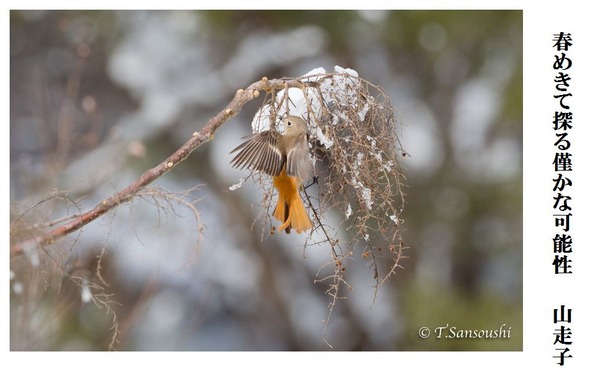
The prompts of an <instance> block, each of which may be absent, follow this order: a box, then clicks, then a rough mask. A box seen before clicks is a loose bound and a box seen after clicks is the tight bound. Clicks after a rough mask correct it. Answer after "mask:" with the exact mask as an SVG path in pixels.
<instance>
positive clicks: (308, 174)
mask: <svg viewBox="0 0 600 390" xmlns="http://www.w3.org/2000/svg"><path fill="white" fill-rule="evenodd" d="M286 171H287V175H288V176H295V177H299V178H301V179H302V180H310V179H312V177H313V165H312V161H311V160H310V154H309V152H308V139H307V137H306V136H303V137H298V138H297V139H296V141H295V142H294V144H293V145H292V147H291V148H289V149H288V151H287V168H286Z"/></svg>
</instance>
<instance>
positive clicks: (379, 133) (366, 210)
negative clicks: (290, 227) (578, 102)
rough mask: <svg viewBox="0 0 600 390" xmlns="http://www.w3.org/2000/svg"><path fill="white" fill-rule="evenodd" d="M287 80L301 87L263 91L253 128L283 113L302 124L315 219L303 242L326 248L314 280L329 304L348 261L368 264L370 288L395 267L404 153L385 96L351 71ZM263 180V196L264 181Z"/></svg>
mask: <svg viewBox="0 0 600 390" xmlns="http://www.w3.org/2000/svg"><path fill="white" fill-rule="evenodd" d="M290 80H294V81H296V82H299V85H298V84H297V83H295V84H294V85H298V86H297V87H296V86H295V87H287V88H283V89H281V90H279V91H272V92H271V93H269V94H267V97H266V101H265V104H264V105H263V106H262V107H261V108H260V109H259V111H258V112H257V113H256V115H255V116H254V119H253V121H252V128H253V131H254V132H259V131H265V130H269V129H274V128H275V129H277V128H279V127H280V126H278V122H279V121H280V120H281V118H283V117H284V116H285V115H297V116H301V117H303V118H304V119H305V120H306V122H307V124H308V127H309V129H310V140H309V144H310V145H309V146H310V148H311V151H312V157H313V162H314V164H315V172H316V175H317V176H318V184H317V185H316V186H313V188H315V187H318V189H317V190H316V191H313V189H312V188H310V189H308V190H307V191H305V196H306V200H307V203H308V204H309V207H310V208H311V209H312V213H311V214H312V215H311V216H312V217H313V219H314V220H315V221H314V222H316V223H315V224H314V225H315V229H314V230H313V232H312V234H311V235H310V236H309V237H308V238H307V241H306V245H307V246H310V245H315V244H321V243H326V244H328V245H330V246H331V256H332V261H331V262H330V265H331V266H332V269H333V272H331V273H329V272H327V271H325V270H324V268H323V269H322V270H321V273H327V276H324V277H322V275H317V277H322V278H321V279H319V280H320V281H324V282H327V283H328V286H329V290H328V292H329V293H330V294H331V296H332V305H335V300H336V299H338V298H340V295H339V294H340V288H341V287H342V286H343V285H347V283H346V281H345V280H344V276H343V275H344V271H345V264H346V260H347V259H349V258H356V257H362V258H364V259H366V260H368V261H369V262H370V265H371V266H372V268H373V276H374V278H375V280H376V287H378V286H380V285H381V283H383V282H385V281H386V280H387V279H388V278H389V277H390V276H391V275H392V274H393V273H394V272H395V270H396V269H397V268H398V267H399V266H400V262H401V259H402V258H403V255H402V249H403V243H402V237H401V231H400V229H401V224H402V218H401V214H402V211H403V208H404V196H403V193H402V187H403V181H404V176H403V173H402V169H401V166H400V158H401V157H403V156H405V155H406V153H405V152H404V150H403V149H402V146H401V144H400V141H399V139H398V136H397V133H396V125H397V123H396V120H395V118H394V113H393V107H392V105H391V103H390V100H389V98H388V96H387V95H386V94H385V92H384V91H383V90H382V89H381V88H380V87H377V86H375V85H373V84H371V83H370V82H368V81H367V80H364V79H362V78H360V77H359V76H358V73H357V72H356V71H354V70H352V69H343V68H341V67H337V66H336V67H335V68H334V71H333V72H326V71H325V69H323V68H317V69H314V70H312V71H310V72H308V73H307V74H305V75H304V76H301V77H298V78H294V79H290ZM262 182H264V183H266V186H265V188H264V189H265V194H269V193H270V191H271V188H270V184H269V182H268V181H262ZM264 202H265V203H266V206H269V205H270V204H271V203H270V202H271V196H268V195H267V196H265V200H264ZM267 209H268V207H267ZM268 214H270V213H269V212H267V213H265V216H268ZM334 215H337V218H338V219H340V220H342V221H343V222H342V224H341V226H334V225H333V223H332V222H330V221H331V220H333V219H332V218H333V216H334ZM338 225H339V223H338ZM325 268H327V267H325Z"/></svg>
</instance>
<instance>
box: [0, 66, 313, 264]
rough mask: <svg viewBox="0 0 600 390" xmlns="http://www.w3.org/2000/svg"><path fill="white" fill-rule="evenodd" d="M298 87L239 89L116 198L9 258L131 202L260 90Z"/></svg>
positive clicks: (268, 83) (21, 245) (269, 83)
mask: <svg viewBox="0 0 600 390" xmlns="http://www.w3.org/2000/svg"><path fill="white" fill-rule="evenodd" d="M288 85H289V86H296V87H298V86H299V85H301V83H300V82H298V81H296V80H285V79H273V80H268V79H267V78H263V79H262V80H260V81H257V82H255V83H253V84H251V85H250V86H249V87H248V88H246V89H240V90H238V91H237V92H236V94H235V96H234V98H233V100H232V101H231V102H230V103H229V104H228V105H227V107H226V108H225V109H224V110H222V111H221V112H219V113H218V114H217V115H216V116H214V117H213V118H211V119H210V120H209V121H208V122H207V123H206V125H205V126H204V127H203V128H202V129H200V130H199V131H197V132H194V134H193V136H192V138H190V139H189V140H188V141H187V142H186V143H185V144H184V145H183V146H181V147H180V148H179V149H178V150H177V151H176V152H175V153H173V154H172V155H171V156H169V157H168V158H167V159H165V160H164V161H163V162H161V163H160V164H159V165H157V166H156V167H154V168H151V169H149V170H147V171H146V172H145V173H144V174H143V175H142V176H140V177H139V178H138V179H137V180H135V181H134V182H133V183H131V184H130V185H129V186H127V187H126V188H124V189H123V190H121V191H119V192H118V193H116V194H115V195H113V196H111V197H109V198H106V199H104V200H103V201H101V202H100V203H99V204H97V205H96V206H95V207H94V208H93V209H91V210H89V211H87V212H83V213H79V214H77V215H73V216H71V217H67V219H68V220H69V222H67V223H64V224H61V225H60V226H58V227H56V228H54V229H52V230H50V231H48V232H46V233H43V234H41V235H38V236H34V237H32V238H30V239H28V240H25V241H22V242H18V243H16V244H14V245H12V246H11V248H10V256H11V257H14V256H19V255H22V254H23V253H24V252H25V251H26V250H27V249H28V248H36V247H38V246H42V247H43V246H46V245H48V244H52V243H54V242H55V241H56V240H58V239H60V238H62V237H64V236H66V235H68V234H70V233H72V232H74V231H77V230H79V229H80V228H82V227H83V226H85V225H87V224H88V223H90V222H92V221H94V220H96V219H97V218H98V217H100V216H102V215H104V214H106V213H107V212H108V211H110V210H112V209H114V208H115V207H117V206H119V205H120V204H122V203H124V202H128V201H129V200H131V199H132V198H133V197H134V196H135V195H136V194H137V193H138V192H139V191H140V190H141V189H143V188H145V187H146V186H148V185H149V184H150V183H152V182H153V181H154V180H156V179H158V178H159V177H161V176H162V175H164V174H166V173H168V172H170V171H171V170H172V169H173V168H175V167H176V166H177V165H178V164H179V163H181V162H182V161H184V160H185V159H186V158H187V157H188V156H189V155H190V154H191V153H192V152H193V151H194V150H195V149H196V148H198V147H199V146H200V145H202V144H203V143H205V142H208V141H211V140H212V139H213V138H214V134H215V132H216V131H217V130H218V129H219V128H220V127H221V126H222V125H223V124H224V123H225V122H227V121H228V120H230V119H231V118H233V117H234V116H236V115H237V114H239V112H240V110H241V109H242V107H243V106H244V105H245V104H246V103H248V102H249V101H251V100H253V99H255V98H257V97H258V96H260V93H261V91H272V90H277V89H279V90H280V89H284V88H286V87H287V86H288Z"/></svg>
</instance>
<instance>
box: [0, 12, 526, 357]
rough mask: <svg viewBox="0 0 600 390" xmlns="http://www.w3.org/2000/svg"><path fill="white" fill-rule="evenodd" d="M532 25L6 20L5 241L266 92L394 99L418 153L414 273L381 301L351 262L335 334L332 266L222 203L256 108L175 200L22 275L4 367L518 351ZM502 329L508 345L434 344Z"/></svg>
mask: <svg viewBox="0 0 600 390" xmlns="http://www.w3.org/2000/svg"><path fill="white" fill-rule="evenodd" d="M522 21H523V19H522V12H521V11H393V12H392V11H194V12H191V11H189V12H186V11H114V12H113V11H100V12H99V11H13V12H11V31H10V33H11V37H10V42H11V44H10V76H11V85H10V94H11V99H10V110H11V120H10V148H11V155H10V159H11V167H10V172H11V177H10V193H11V240H12V241H13V242H16V241H19V240H20V239H22V238H24V237H29V236H31V235H32V234H34V233H35V232H40V231H44V230H46V229H45V228H44V227H43V225H42V224H43V223H45V222H47V221H51V220H55V219H58V218H61V217H64V216H67V215H71V214H75V213H78V212H81V211H84V210H88V209H90V208H91V207H93V206H94V205H95V204H96V203H98V202H99V201H101V200H102V199H104V198H106V197H107V196H110V195H111V194H113V193H114V192H115V191H118V190H120V189H122V188H123V187H125V186H126V185H128V184H129V183H131V182H132V181H133V180H135V179H136V178H137V177H139V175H140V174H142V173H143V172H144V171H145V170H146V169H148V168H150V167H153V166H155V165H156V164H158V163H159V162H161V161H162V160H164V159H165V158H166V157H167V156H168V155H170V154H171V153H172V152H174V151H175V150H176V149H178V148H179V147H180V146H181V145H182V144H183V143H184V142H185V141H187V140H188V139H189V137H190V136H191V134H192V133H193V132H194V131H196V130H198V129H200V128H201V127H202V126H203V125H204V124H205V123H206V121H207V120H208V119H210V118H211V117H212V116H214V115H215V114H216V113H217V112H218V111H220V110H222V109H223V108H224V107H225V106H226V104H227V103H228V102H229V101H230V100H231V98H232V97H233V95H234V93H235V91H236V90H237V89H239V88H246V87H247V86H248V85H249V84H251V83H252V82H254V81H257V80H259V79H260V78H261V77H263V76H266V77H268V78H278V77H284V76H300V75H302V74H304V73H306V72H308V71H310V70H311V69H313V68H317V67H321V66H322V67H325V68H326V69H327V70H333V67H334V66H335V65H340V66H342V67H344V68H352V69H354V70H356V71H357V72H358V74H359V75H360V76H361V77H362V78H364V79H367V80H369V81H370V82H372V83H373V84H375V85H380V86H382V87H383V89H384V90H385V91H386V92H387V94H388V95H389V96H390V99H391V101H392V104H394V106H395V115H396V119H397V120H398V123H399V126H398V129H397V131H398V134H399V137H400V140H401V142H402V146H403V148H404V150H405V151H406V152H407V153H408V156H406V157H401V159H402V160H401V161H402V163H403V170H404V174H405V176H406V185H407V187H406V188H405V198H406V205H405V208H404V214H403V215H402V216H401V217H402V218H403V219H404V224H403V225H402V226H401V229H402V234H403V241H404V243H405V244H406V246H407V247H408V248H407V249H405V251H404V255H405V256H407V258H406V259H404V260H403V267H404V268H403V269H401V270H399V271H398V272H397V274H396V275H395V276H394V277H393V278H392V279H391V280H390V282H388V283H386V284H385V285H383V286H382V287H380V288H379V289H378V291H377V296H376V297H374V288H373V287H374V281H373V277H372V269H371V268H370V266H369V264H368V263H367V262H366V261H365V260H364V259H362V257H361V256H356V259H352V260H350V261H348V262H347V263H346V264H345V266H346V269H347V271H346V272H347V275H346V277H347V280H348V282H349V283H350V285H351V286H352V289H351V290H350V291H347V292H345V293H344V296H345V299H343V300H338V301H337V303H336V306H335V308H334V310H333V312H332V313H331V316H330V317H329V304H330V302H331V301H330V296H328V295H327V293H326V290H327V284H326V283H315V280H316V279H319V277H320V276H323V275H322V274H321V275H318V274H319V270H320V267H321V266H322V265H323V264H325V263H326V262H328V261H330V260H331V259H330V257H329V256H330V255H329V250H328V248H321V247H310V248H309V249H308V250H307V251H306V252H304V251H303V244H304V238H303V236H301V235H295V234H294V235H289V236H287V235H279V234H277V235H274V236H268V237H267V238H266V239H264V238H263V237H264V234H263V232H262V230H261V224H260V221H259V222H257V223H255V224H254V225H253V222H254V221H255V219H256V218H257V217H259V214H260V210H259V209H258V208H257V207H256V206H253V205H254V204H255V203H257V202H260V200H261V199H262V196H263V194H262V191H261V190H260V187H259V186H257V185H255V184H254V183H251V182H248V183H246V185H244V186H243V187H242V188H241V189H240V190H238V191H235V192H232V191H229V190H228V188H229V186H231V185H232V184H235V183H237V182H238V181H239V179H241V178H243V177H245V175H246V173H245V172H241V171H236V170H233V169H231V167H230V165H229V160H230V157H231V156H230V155H229V151H230V150H231V149H233V148H234V147H235V146H237V145H238V144H239V143H240V138H241V137H242V136H244V135H246V134H248V133H249V132H250V122H251V119H252V117H253V115H254V113H255V111H256V109H257V108H258V107H259V105H260V103H261V101H262V100H261V99H256V100H257V101H253V102H250V103H249V104H247V105H246V106H245V107H244V109H243V111H242V113H241V114H240V115H239V116H237V117H235V118H234V119H233V120H231V121H229V122H227V123H226V124H225V125H224V126H223V127H222V128H221V129H220V130H219V131H218V132H217V134H216V137H215V139H214V141H212V142H210V143H207V144H205V145H203V146H201V147H200V148H199V149H198V150H196V151H195V152H194V153H193V154H192V155H191V156H190V158H188V159H187V160H186V161H185V162H184V163H182V164H181V165H179V166H178V167H177V168H176V169H175V170H174V171H173V172H171V173H170V174H168V175H166V176H165V177H162V178H161V179H159V180H158V181H156V182H155V183H153V184H152V185H151V188H158V187H160V188H163V189H165V190H168V191H169V192H170V193H171V195H165V193H164V192H161V193H158V192H156V193H152V192H151V191H149V192H148V193H147V194H146V195H145V196H144V197H142V198H140V199H137V200H135V201H132V202H130V203H128V204H124V205H121V206H120V207H119V208H117V210H116V211H114V212H111V213H109V214H107V215H105V216H104V217H102V218H101V219H99V220H96V221H95V222H92V223H91V224H89V225H87V226H85V227H84V228H83V229H82V230H81V231H80V232H76V233H73V234H72V235H70V236H68V237H67V238H65V239H63V240H61V241H59V242H57V243H56V244H54V245H51V246H48V247H46V248H44V249H41V250H39V251H38V255H37V256H31V255H30V256H20V257H16V258H13V259H11V261H10V278H11V292H10V294H11V349H13V350H107V349H111V348H112V349H117V350H329V349H330V348H329V347H328V345H327V343H330V344H331V345H332V346H333V347H334V349H335V350H522V297H523V289H522V282H523V279H522V261H523V258H522V131H523V128H522V24H523V23H522ZM177 194H179V195H177ZM167 198H168V199H167ZM168 200H171V202H170V203H167V201H168ZM190 207H195V209H196V210H198V212H199V218H200V219H201V221H200V222H201V227H199V226H198V220H197V215H196V214H195V213H194V212H193V210H192V209H191V208H190ZM341 212H342V213H343V210H342V211H341ZM36 224H37V225H36ZM251 227H252V229H251ZM327 318H329V321H328V323H327V327H326V328H325V324H324V321H325V320H326V319H327ZM503 324H504V327H503V329H510V338H501V339H489V338H487V339H486V338H484V339H470V338H458V339H450V338H444V337H442V338H441V339H438V338H436V337H435V333H434V329H435V328H436V327H444V326H448V327H452V326H454V327H456V329H465V330H467V329H470V330H481V329H487V330H494V329H500V328H501V326H503ZM423 326H426V327H428V328H429V329H430V330H431V331H432V335H431V336H430V337H428V338H422V337H420V336H419V329H420V328H421V327H423ZM324 339H325V340H326V341H327V342H325V340H324Z"/></svg>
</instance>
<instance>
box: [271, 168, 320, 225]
mask: <svg viewBox="0 0 600 390" xmlns="http://www.w3.org/2000/svg"><path fill="white" fill-rule="evenodd" d="M299 184H300V183H299V182H298V179H296V178H295V177H293V176H288V175H286V173H285V167H284V168H283V170H282V171H281V173H280V174H279V176H275V177H273V185H274V186H275V188H276V189H277V191H278V192H279V199H278V200H277V207H275V212H274V213H273V216H274V217H275V218H276V219H278V220H279V221H281V222H283V224H282V225H281V226H279V231H282V230H283V229H285V232H286V233H289V232H290V230H291V229H296V232H297V233H302V232H303V231H306V230H308V229H310V228H312V223H311V221H310V218H308V214H307V213H306V209H305V208H304V204H303V203H302V198H300V193H299V192H298V185H299Z"/></svg>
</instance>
